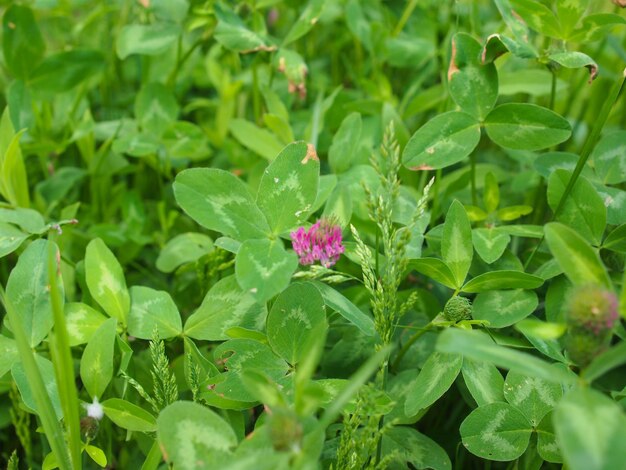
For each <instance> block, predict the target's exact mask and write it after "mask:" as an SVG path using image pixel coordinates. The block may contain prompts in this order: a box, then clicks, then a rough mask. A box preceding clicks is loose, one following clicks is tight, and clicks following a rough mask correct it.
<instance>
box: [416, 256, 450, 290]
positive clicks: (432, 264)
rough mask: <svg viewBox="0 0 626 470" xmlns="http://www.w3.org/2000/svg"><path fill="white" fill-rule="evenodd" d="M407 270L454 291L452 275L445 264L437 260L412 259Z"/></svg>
mask: <svg viewBox="0 0 626 470" xmlns="http://www.w3.org/2000/svg"><path fill="white" fill-rule="evenodd" d="M408 268H409V269H415V270H416V271H417V272H419V273H422V274H423V275H425V276H427V277H429V278H431V279H432V280H433V281H437V282H439V283H441V284H443V285H444V286H446V287H449V288H450V289H456V279H455V277H454V274H453V273H452V271H451V270H450V268H449V267H448V265H447V264H446V263H444V262H443V261H441V260H440V259H439V258H421V259H414V260H411V261H410V262H409V266H408Z"/></svg>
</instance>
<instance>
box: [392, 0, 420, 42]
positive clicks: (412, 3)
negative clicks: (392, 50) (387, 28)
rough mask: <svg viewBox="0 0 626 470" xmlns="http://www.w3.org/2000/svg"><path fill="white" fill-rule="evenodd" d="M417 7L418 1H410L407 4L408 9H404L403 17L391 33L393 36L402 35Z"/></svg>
mask: <svg viewBox="0 0 626 470" xmlns="http://www.w3.org/2000/svg"><path fill="white" fill-rule="evenodd" d="M416 6H417V0H409V1H408V2H407V4H406V7H404V11H403V12H402V16H401V17H400V21H398V24H397V25H396V27H395V28H394V30H393V32H392V33H391V35H392V36H397V35H398V34H400V31H402V29H403V28H404V25H406V22H407V21H409V18H410V17H411V14H412V13H413V10H415V7H416Z"/></svg>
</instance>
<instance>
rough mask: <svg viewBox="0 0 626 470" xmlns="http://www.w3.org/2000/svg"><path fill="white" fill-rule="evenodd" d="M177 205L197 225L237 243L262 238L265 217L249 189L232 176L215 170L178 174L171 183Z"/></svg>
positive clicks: (199, 170) (206, 169) (267, 228)
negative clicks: (237, 241)
mask: <svg viewBox="0 0 626 470" xmlns="http://www.w3.org/2000/svg"><path fill="white" fill-rule="evenodd" d="M174 197H175V198H176V202H177V203H178V205H179V206H180V207H181V208H182V209H183V210H184V211H185V213H187V215H189V217H191V218H192V219H194V220H195V221H196V222H198V223H199V224H200V225H202V226H203V227H205V228H208V229H209V230H215V231H217V232H221V233H222V234H224V235H226V236H229V237H232V238H235V239H238V240H240V241H243V240H246V239H248V238H264V237H265V234H266V233H268V232H269V227H268V225H267V221H266V220H265V216H264V215H263V213H262V212H261V211H260V210H259V208H258V207H257V206H256V204H255V203H254V198H253V197H252V195H251V194H250V191H249V190H248V187H247V186H246V185H245V184H244V183H243V182H242V181H241V180H240V179H239V178H237V177H236V176H235V175H233V174H232V173H229V172H227V171H224V170H219V169H214V168H211V169H209V168H192V169H189V170H184V171H181V172H180V173H179V174H178V175H177V176H176V181H175V182H174Z"/></svg>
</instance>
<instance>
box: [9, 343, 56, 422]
mask: <svg viewBox="0 0 626 470" xmlns="http://www.w3.org/2000/svg"><path fill="white" fill-rule="evenodd" d="M35 359H36V363H37V368H38V369H39V373H40V374H41V378H42V380H43V384H44V386H45V391H46V392H47V394H48V397H49V398H50V401H51V402H52V407H53V408H54V414H55V415H56V418H57V420H60V419H62V418H63V409H62V408H61V400H60V398H59V388H58V387H57V381H56V378H55V376H54V366H53V365H52V362H50V361H49V360H48V359H46V358H44V357H41V356H40V355H38V354H36V355H35ZM11 375H12V376H13V380H15V384H16V385H17V389H18V390H19V391H20V396H21V397H22V400H23V401H24V404H25V405H26V406H27V407H28V408H29V409H31V410H33V411H35V412H36V413H39V414H40V413H41V410H40V409H39V408H38V407H37V402H36V399H35V395H34V391H33V390H32V388H31V385H30V383H29V380H28V378H27V375H26V371H25V369H24V364H23V363H22V362H16V363H14V364H13V367H11Z"/></svg>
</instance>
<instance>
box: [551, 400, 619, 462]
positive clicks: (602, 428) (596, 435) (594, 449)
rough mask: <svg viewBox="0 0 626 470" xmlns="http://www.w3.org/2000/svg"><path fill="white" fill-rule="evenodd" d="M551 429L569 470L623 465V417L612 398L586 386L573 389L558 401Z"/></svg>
mask: <svg viewBox="0 0 626 470" xmlns="http://www.w3.org/2000/svg"><path fill="white" fill-rule="evenodd" d="M553 422H554V429H555V431H556V438H557V443H558V445H559V447H560V449H561V452H562V453H563V460H564V462H565V465H566V466H567V468H569V469H571V470H609V469H611V470H613V469H615V470H617V469H624V468H626V460H624V458H623V452H621V451H618V449H622V448H623V447H622V446H623V443H624V442H625V441H626V416H624V410H623V409H622V408H621V407H620V406H619V405H618V404H617V403H615V402H614V401H613V400H611V399H609V398H608V397H606V396H604V395H602V394H601V393H599V392H596V391H595V390H591V389H589V388H575V389H573V390H572V391H570V392H569V393H568V394H567V395H565V397H564V398H563V399H562V400H561V401H560V402H559V405H558V406H557V408H556V410H555V412H554V418H553Z"/></svg>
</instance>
